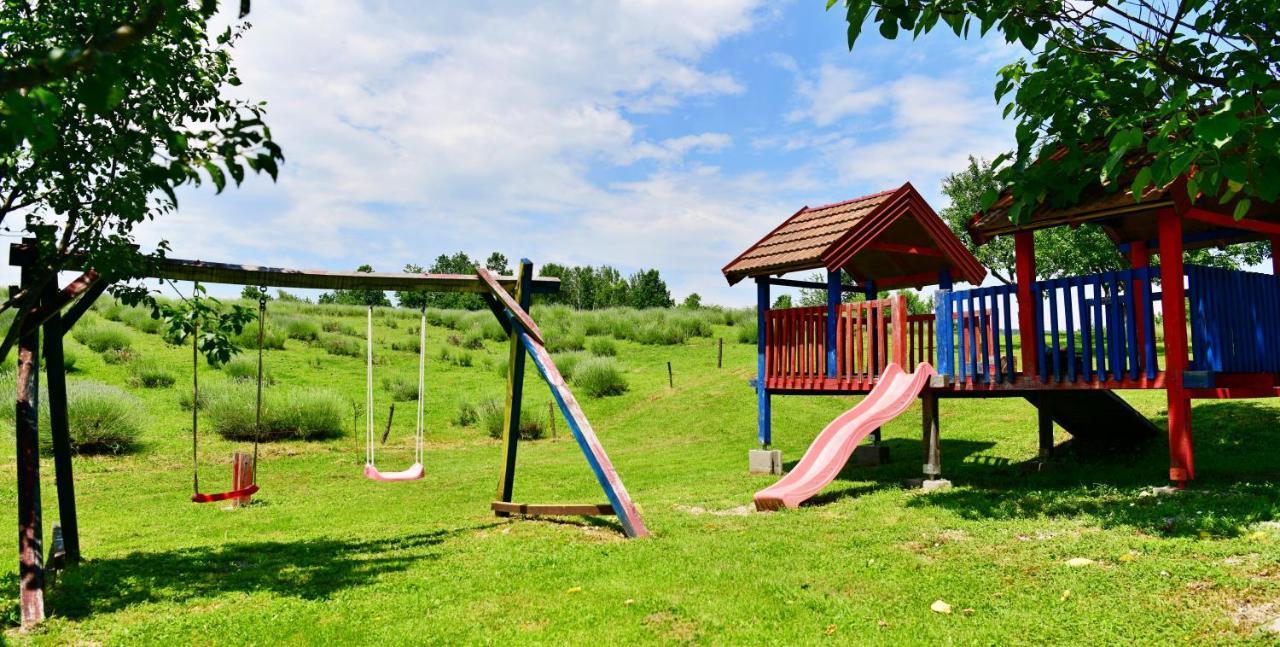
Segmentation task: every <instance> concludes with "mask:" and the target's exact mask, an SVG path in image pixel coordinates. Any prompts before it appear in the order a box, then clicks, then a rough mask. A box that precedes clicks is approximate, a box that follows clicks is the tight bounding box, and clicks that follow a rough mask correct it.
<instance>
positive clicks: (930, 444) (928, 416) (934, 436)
mask: <svg viewBox="0 0 1280 647" xmlns="http://www.w3.org/2000/svg"><path fill="white" fill-rule="evenodd" d="M920 409H921V412H922V415H921V417H920V419H921V421H922V422H923V426H924V428H923V432H924V434H923V435H924V438H923V441H924V476H925V478H929V479H936V478H938V477H939V476H942V451H941V448H940V447H939V446H938V443H939V438H940V436H939V432H940V429H939V424H938V394H937V393H936V392H935V391H934V390H933V389H926V390H925V392H924V393H923V394H921V396H920Z"/></svg>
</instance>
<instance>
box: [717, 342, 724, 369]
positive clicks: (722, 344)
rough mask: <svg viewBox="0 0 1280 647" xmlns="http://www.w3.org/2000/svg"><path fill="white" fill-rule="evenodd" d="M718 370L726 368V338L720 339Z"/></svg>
mask: <svg viewBox="0 0 1280 647" xmlns="http://www.w3.org/2000/svg"><path fill="white" fill-rule="evenodd" d="M716 368H724V337H721V338H720V351H719V352H718V353H716Z"/></svg>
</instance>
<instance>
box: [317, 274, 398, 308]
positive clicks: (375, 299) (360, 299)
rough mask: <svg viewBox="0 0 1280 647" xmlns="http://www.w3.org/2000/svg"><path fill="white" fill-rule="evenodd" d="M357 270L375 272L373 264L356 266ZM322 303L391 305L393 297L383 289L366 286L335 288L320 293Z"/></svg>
mask: <svg viewBox="0 0 1280 647" xmlns="http://www.w3.org/2000/svg"><path fill="white" fill-rule="evenodd" d="M356 271H357V272H364V273H366V274H372V273H373V266H372V265H361V266H360V267H357V268H356ZM319 301H320V303H336V304H339V305H347V306H385V307H391V299H388V298H387V293H386V292H383V291H382V290H370V289H365V288H350V289H343V290H334V291H333V292H325V293H324V294H321V295H320V299H319Z"/></svg>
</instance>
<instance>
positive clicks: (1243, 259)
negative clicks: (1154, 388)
mask: <svg viewBox="0 0 1280 647" xmlns="http://www.w3.org/2000/svg"><path fill="white" fill-rule="evenodd" d="M997 183H998V180H997V179H996V172H995V169H994V167H993V166H992V164H991V162H988V161H986V160H982V159H978V158H974V157H970V158H969V164H968V166H966V167H965V168H964V169H963V170H961V171H958V172H956V173H952V174H951V175H948V176H947V177H946V178H944V179H943V180H942V193H943V195H945V196H946V197H947V198H948V199H950V204H948V205H947V206H946V207H945V208H943V209H942V212H941V213H940V214H939V215H940V216H941V217H942V219H943V220H944V221H946V223H947V225H948V226H949V227H950V228H951V231H953V232H954V233H955V234H956V236H958V237H959V238H960V240H962V241H964V243H965V246H967V247H968V248H969V251H971V252H973V254H974V256H976V257H977V258H978V260H979V261H980V262H981V263H982V264H983V265H985V266H987V268H988V269H990V270H991V274H992V276H994V277H995V278H996V279H998V280H1000V281H1001V282H1003V283H1006V284H1009V283H1013V281H1014V278H1015V272H1016V268H1015V263H1014V254H1013V237H1012V236H1000V237H997V238H996V239H995V240H992V241H989V242H988V243H987V244H985V245H982V246H980V247H979V246H975V245H974V244H973V239H972V237H970V236H969V230H968V229H967V228H966V225H967V224H968V223H969V219H970V218H972V217H973V214H975V213H977V212H978V211H980V210H981V209H982V195H983V194H984V193H987V192H989V191H993V190H994V189H995V188H996V187H997V186H998V184H997ZM1034 235H1035V243H1036V271H1037V274H1038V275H1039V278H1056V277H1061V276H1082V275H1087V274H1097V273H1099V272H1109V271H1112V270H1121V269H1125V268H1127V267H1129V262H1128V260H1127V259H1126V258H1125V257H1124V256H1123V255H1122V254H1121V253H1120V251H1119V250H1118V249H1117V248H1116V245H1115V243H1114V242H1113V241H1112V240H1111V238H1110V237H1109V236H1107V234H1106V232H1104V231H1103V230H1102V228H1101V227H1099V226H1097V225H1095V224H1091V223H1084V224H1082V225H1080V226H1079V227H1054V228H1051V229H1041V230H1039V231H1037V232H1035V234H1034ZM1268 247H1269V246H1268V245H1267V244H1266V243H1247V244H1242V245H1232V246H1231V247H1228V248H1226V249H1199V250H1193V251H1189V252H1187V253H1186V261H1187V262H1188V263H1196V264H1199V265H1210V266H1213V267H1225V268H1238V267H1242V266H1248V265H1253V264H1257V263H1259V262H1261V261H1262V259H1263V258H1265V254H1266V250H1267V248H1268Z"/></svg>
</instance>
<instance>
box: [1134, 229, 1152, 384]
mask: <svg viewBox="0 0 1280 647" xmlns="http://www.w3.org/2000/svg"><path fill="white" fill-rule="evenodd" d="M1150 265H1151V250H1149V249H1148V248H1147V241H1145V240H1135V241H1133V243H1132V244H1130V245H1129V267H1131V268H1133V269H1135V270H1140V269H1146V268H1147V267H1149V266H1150ZM1148 285H1150V283H1149V282H1148V281H1147V280H1145V279H1138V278H1135V279H1133V285H1132V286H1130V288H1129V289H1130V290H1133V295H1134V308H1133V323H1134V327H1135V328H1137V333H1138V336H1137V342H1138V362H1140V365H1141V366H1142V370H1144V371H1145V370H1146V369H1147V367H1146V361H1147V354H1146V352H1144V351H1143V350H1142V349H1144V348H1146V339H1147V301H1148V300H1149V299H1150V298H1151V297H1150V296H1149V295H1148V294H1147V286H1148Z"/></svg>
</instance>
